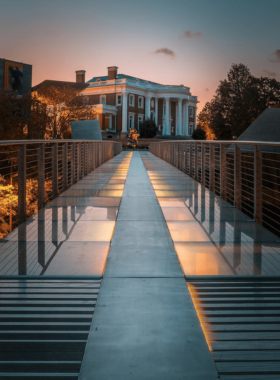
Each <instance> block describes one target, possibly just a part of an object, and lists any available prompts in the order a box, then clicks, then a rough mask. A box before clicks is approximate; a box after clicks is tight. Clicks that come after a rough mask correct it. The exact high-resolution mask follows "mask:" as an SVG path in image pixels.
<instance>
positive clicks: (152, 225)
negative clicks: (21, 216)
mask: <svg viewBox="0 0 280 380" xmlns="http://www.w3.org/2000/svg"><path fill="white" fill-rule="evenodd" d="M156 149H157V150H156ZM172 149H173V151H172V155H173V156H172V157H173V158H172V159H174V160H175V161H176V160H177V161H176V164H175V163H174V162H175V161H174V162H171V156H169V159H167V158H165V160H162V159H161V158H158V157H157V156H156V155H158V156H159V155H161V154H162V155H163V152H161V153H160V152H159V147H155V148H151V151H152V152H153V153H154V154H152V153H151V152H144V151H134V152H130V151H124V152H121V153H120V154H118V155H116V156H115V157H113V158H111V159H109V160H108V161H106V162H105V163H103V164H102V165H101V166H99V167H98V168H96V169H95V170H93V171H91V172H89V173H88V174H87V175H85V176H84V177H83V178H82V179H81V180H79V181H78V182H76V183H74V184H73V185H72V186H71V187H69V188H67V189H66V190H65V191H64V192H61V194H60V195H59V196H58V197H55V198H54V199H53V200H51V201H50V202H49V203H47V204H46V206H45V207H42V208H40V209H39V212H38V213H35V214H34V215H33V216H31V217H30V218H29V219H28V220H27V221H23V222H22V223H21V224H19V226H18V227H16V228H14V229H13V230H12V232H10V233H9V234H8V235H6V236H4V237H3V238H2V240H1V241H0V263H1V264H0V275H1V277H0V289H1V293H0V303H1V308H0V330H1V343H0V351H1V355H0V378H1V379H32V378H36V379H37V378H38V379H39V378H40V379H41V378H43V379H60V380H61V379H80V380H89V379H98V380H103V379H104V380H107V379H116V380H119V379H122V380H124V379H133V380H134V379H137V380H138V379H139V380H140V379H141V380H143V379H145V380H146V379H147V380H155V379H161V380H165V379H166V380H170V379H176V380H177V379H178V380H179V379H192V380H194V379H201V380H212V379H222V380H234V379H239V380H244V379H247V380H253V379H254V380H257V379H262V380H264V379H265V380H267V379H279V376H280V362H279V359H280V328H279V322H280V314H279V310H280V281H279V278H280V277H279V273H280V243H279V237H278V235H277V234H275V233H273V232H275V231H273V232H272V229H270V230H269V229H266V228H265V227H264V226H262V225H261V224H259V223H256V222H255V220H256V219H255V218H252V217H251V218H250V217H248V215H246V214H245V213H243V212H242V211H240V210H239V209H238V208H237V207H233V205H232V202H227V201H226V200H224V199H223V198H222V197H221V196H220V195H217V194H216V193H215V189H214V191H213V189H212V190H211V186H208V187H209V188H207V187H206V186H203V184H201V183H199V182H198V181H196V180H195V179H194V177H195V175H191V176H190V175H187V174H186V170H185V168H183V171H182V167H180V165H181V164H180V162H181V161H180V160H182V159H184V165H186V162H187V156H186V154H185V153H184V155H183V156H180V154H181V153H182V151H181V152H180V150H178V151H177V152H178V156H177V153H176V152H175V151H174V147H172ZM170 152H171V150H169V153H168V154H169V155H170ZM185 152H186V151H185ZM164 154H167V153H166V152H165V153H164ZM206 154H207V152H206ZM188 157H189V161H188V165H189V166H188V167H189V169H190V170H192V166H190V165H193V164H195V165H197V166H198V165H199V163H198V162H196V158H195V159H194V160H193V161H192V160H190V155H189V156H188ZM214 159H215V158H214ZM166 161H169V162H170V163H168V162H166ZM171 164H172V165H171ZM200 164H201V162H200ZM174 165H175V166H177V167H174ZM195 165H193V167H194V169H195V170H196V167H197V166H195ZM206 172H207V171H206ZM197 173H198V174H199V172H198V171H197ZM208 174H209V173H208ZM19 177H20V176H19ZM209 178H210V182H211V172H210V174H209ZM213 178H214V180H215V172H214V174H213ZM235 178H237V177H235ZM196 179H197V178H196ZM235 182H237V180H236V181H235ZM204 185H205V183H204ZM235 205H236V204H235ZM256 212H258V210H257V211H256ZM257 215H258V217H259V214H257Z"/></svg>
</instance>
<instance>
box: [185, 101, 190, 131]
mask: <svg viewBox="0 0 280 380" xmlns="http://www.w3.org/2000/svg"><path fill="white" fill-rule="evenodd" d="M185 111H186V112H185V118H186V124H185V125H186V127H185V128H186V135H187V136H188V135H189V103H188V102H187V103H186V108H185Z"/></svg>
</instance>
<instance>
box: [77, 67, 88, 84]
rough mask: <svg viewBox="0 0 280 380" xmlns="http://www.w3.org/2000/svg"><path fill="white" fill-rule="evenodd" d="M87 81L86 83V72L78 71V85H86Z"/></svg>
mask: <svg viewBox="0 0 280 380" xmlns="http://www.w3.org/2000/svg"><path fill="white" fill-rule="evenodd" d="M85 81H86V72H85V70H78V71H76V83H85Z"/></svg>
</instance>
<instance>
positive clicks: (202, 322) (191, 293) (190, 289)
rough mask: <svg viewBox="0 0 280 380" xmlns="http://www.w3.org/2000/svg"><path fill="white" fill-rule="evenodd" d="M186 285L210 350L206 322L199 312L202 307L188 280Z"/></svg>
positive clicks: (193, 287) (201, 310)
mask: <svg viewBox="0 0 280 380" xmlns="http://www.w3.org/2000/svg"><path fill="white" fill-rule="evenodd" d="M187 286H188V289H189V291H190V295H191V297H192V301H193V305H194V308H195V311H196V314H197V316H198V319H199V323H200V326H201V328H202V331H203V334H204V336H205V340H206V343H207V345H208V347H209V350H210V351H212V345H211V340H210V337H209V335H208V330H207V329H206V323H205V322H204V321H203V316H202V314H201V312H203V308H202V307H200V306H199V302H198V299H197V297H196V290H195V286H194V285H192V284H190V283H188V282H187Z"/></svg>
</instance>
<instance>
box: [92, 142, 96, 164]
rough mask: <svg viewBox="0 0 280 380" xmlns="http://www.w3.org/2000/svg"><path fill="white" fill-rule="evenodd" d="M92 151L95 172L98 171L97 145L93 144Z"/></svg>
mask: <svg viewBox="0 0 280 380" xmlns="http://www.w3.org/2000/svg"><path fill="white" fill-rule="evenodd" d="M92 149H93V153H92V163H93V170H95V169H96V145H95V143H92Z"/></svg>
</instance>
